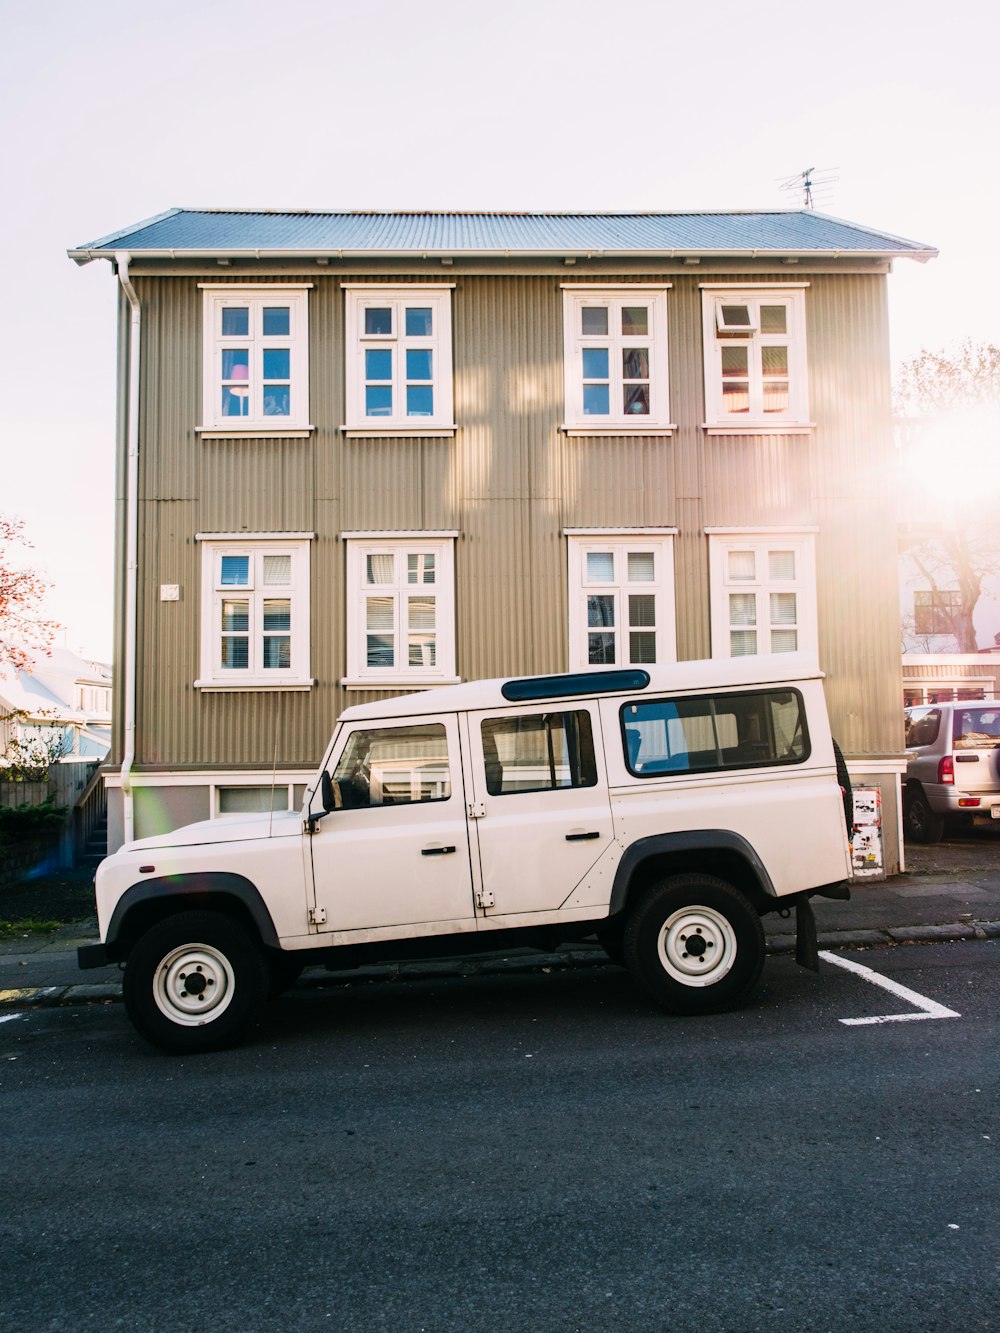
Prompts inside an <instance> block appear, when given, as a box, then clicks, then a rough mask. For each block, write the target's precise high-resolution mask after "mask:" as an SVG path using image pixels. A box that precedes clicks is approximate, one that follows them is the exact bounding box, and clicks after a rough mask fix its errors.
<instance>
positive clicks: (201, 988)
mask: <svg viewBox="0 0 1000 1333" xmlns="http://www.w3.org/2000/svg"><path fill="white" fill-rule="evenodd" d="M235 989H236V973H235V972H234V971H233V965H232V963H231V962H230V961H229V959H228V958H227V957H226V955H225V954H224V953H222V952H221V951H220V950H219V949H216V948H214V947H213V946H212V945H211V944H184V945H182V946H181V947H180V948H179V949H173V950H171V952H170V953H168V954H167V955H166V957H165V958H163V959H162V960H161V962H160V964H159V966H158V967H157V969H156V975H155V976H154V978H153V999H154V1000H155V1001H156V1007H157V1009H159V1011H160V1013H161V1014H163V1016H164V1017H165V1018H168V1019H169V1020H170V1022H171V1023H175V1024H177V1025H178V1026H179V1027H187V1028H193V1027H201V1026H202V1024H204V1023H211V1022H214V1021H215V1019H217V1018H218V1017H219V1016H220V1014H222V1013H224V1012H225V1010H226V1009H228V1008H229V1006H230V1004H231V1003H232V999H233V995H234V993H235Z"/></svg>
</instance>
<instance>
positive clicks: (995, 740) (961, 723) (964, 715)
mask: <svg viewBox="0 0 1000 1333" xmlns="http://www.w3.org/2000/svg"><path fill="white" fill-rule="evenodd" d="M952 737H953V739H954V742H955V749H956V750H994V749H996V747H997V746H998V745H1000V704H989V705H983V704H980V705H978V706H977V707H974V708H956V709H955V719H954V726H953V730H952Z"/></svg>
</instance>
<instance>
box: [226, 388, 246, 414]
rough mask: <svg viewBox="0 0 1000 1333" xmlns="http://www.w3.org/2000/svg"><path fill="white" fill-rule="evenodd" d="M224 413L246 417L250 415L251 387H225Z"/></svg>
mask: <svg viewBox="0 0 1000 1333" xmlns="http://www.w3.org/2000/svg"><path fill="white" fill-rule="evenodd" d="M222 415H223V416H224V417H245V416H249V415H250V390H249V389H223V390H222Z"/></svg>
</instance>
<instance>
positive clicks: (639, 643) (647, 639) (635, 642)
mask: <svg viewBox="0 0 1000 1333" xmlns="http://www.w3.org/2000/svg"><path fill="white" fill-rule="evenodd" d="M628 660H629V663H630V664H631V665H632V666H641V665H643V664H644V663H649V662H655V661H656V635H655V634H651V633H650V632H649V631H648V630H643V631H642V632H641V633H636V632H635V631H633V632H632V633H630V634H629V636H628Z"/></svg>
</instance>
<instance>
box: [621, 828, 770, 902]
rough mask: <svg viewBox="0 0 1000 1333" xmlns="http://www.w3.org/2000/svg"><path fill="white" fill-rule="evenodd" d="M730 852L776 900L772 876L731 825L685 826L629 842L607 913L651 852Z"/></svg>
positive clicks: (656, 853)
mask: <svg viewBox="0 0 1000 1333" xmlns="http://www.w3.org/2000/svg"><path fill="white" fill-rule="evenodd" d="M720 851H721V852H732V853H735V854H736V855H737V856H739V857H740V858H741V859H742V860H743V861H745V862H746V863H747V867H748V869H749V870H750V871H751V872H752V873H753V875H754V877H755V878H756V880H757V883H758V884H759V885H760V889H761V892H762V893H764V894H765V895H766V896H767V897H768V898H774V899H776V900H777V897H778V895H777V894H776V893H775V891H774V884H773V882H772V880H771V876H770V875H769V874H768V873H767V868H766V867H765V865H764V862H763V861H762V860H761V859H760V857H759V856H758V855H757V853H756V852H755V851H754V849H753V846H752V845H751V844H750V843H749V842H748V841H747V840H746V838H744V837H743V835H742V834H740V833H734V832H733V831H732V829H687V830H683V831H681V832H678V833H654V834H653V835H652V836H650V837H648V838H640V839H639V840H638V842H633V843H631V844H630V845H629V846H628V847H627V848H626V849H625V854H624V856H623V857H622V859H621V860H620V861H619V863H618V868H617V870H616V871H615V882H614V887H613V888H612V890H611V904H610V907H609V909H608V915H609V916H614V915H615V914H616V913H617V912H621V911H622V910H623V909H624V907H625V900H626V897H627V896H628V887H629V884H630V882H631V880H632V876H633V875H634V874H635V872H636V870H637V869H638V868H639V866H640V865H641V864H642V863H643V861H647V860H649V859H650V858H651V857H654V856H669V855H671V854H676V853H679V852H720Z"/></svg>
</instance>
